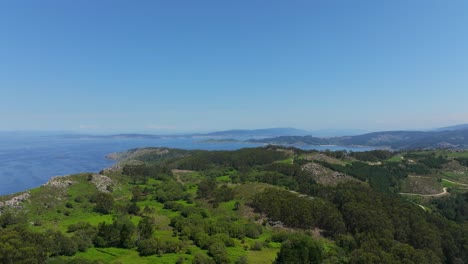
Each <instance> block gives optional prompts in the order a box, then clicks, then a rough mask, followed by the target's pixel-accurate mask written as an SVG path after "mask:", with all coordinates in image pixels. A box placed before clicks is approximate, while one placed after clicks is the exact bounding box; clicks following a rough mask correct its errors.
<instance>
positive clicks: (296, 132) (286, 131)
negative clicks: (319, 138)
mask: <svg viewBox="0 0 468 264" xmlns="http://www.w3.org/2000/svg"><path fill="white" fill-rule="evenodd" d="M310 134H311V133H310V132H308V131H305V130H301V129H296V128H288V127H280V128H265V129H251V130H248V129H232V130H225V131H217V132H212V133H207V134H200V136H208V137H278V136H305V135H310Z"/></svg>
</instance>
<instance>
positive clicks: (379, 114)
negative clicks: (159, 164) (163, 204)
mask: <svg viewBox="0 0 468 264" xmlns="http://www.w3.org/2000/svg"><path fill="white" fill-rule="evenodd" d="M467 13H468V1H461V0H451V1H441V0H412V1H408V0H406V1H401V0H392V1H376V0H369V1H360V0H355V1H346V0H342V1H337V0H307V1H305V0H304V1H300V0H288V1H275V0H264V1H260V0H237V1H220V0H211V1H208V0H197V1H189V0H186V1H180V0H170V1H168V0H164V1H163V0H151V1H150V0H148V1H144V0H140V1H130V0H128V1H118V0H107V1H106V0H99V1H96V0H79V1H76V0H56V1H50V0H41V1H37V0H30V1H26V0H14V1H13V0H0V131H11V130H35V131H76V132H83V133H91V132H92V133H97V132H99V133H118V132H150V133H167V132H195V131H198V132H202V131H214V130H224V129H232V128H244V129H254V128H267V127H296V128H301V129H307V130H317V129H343V128H346V129H359V130H368V131H377V130H393V129H426V128H434V127H441V126H447V125H454V124H460V123H468V103H467V100H468V48H467V47H468V16H467V15H466V14H467Z"/></svg>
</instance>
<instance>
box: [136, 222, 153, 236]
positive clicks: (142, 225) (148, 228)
mask: <svg viewBox="0 0 468 264" xmlns="http://www.w3.org/2000/svg"><path fill="white" fill-rule="evenodd" d="M153 232H154V220H153V219H152V218H150V217H143V218H142V219H141V220H140V222H139V223H138V236H139V239H142V240H144V239H148V238H150V237H152V236H153Z"/></svg>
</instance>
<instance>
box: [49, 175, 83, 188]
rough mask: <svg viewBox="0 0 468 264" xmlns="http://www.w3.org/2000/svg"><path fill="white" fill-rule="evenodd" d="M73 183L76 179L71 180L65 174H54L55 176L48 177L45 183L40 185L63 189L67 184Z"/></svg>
mask: <svg viewBox="0 0 468 264" xmlns="http://www.w3.org/2000/svg"><path fill="white" fill-rule="evenodd" d="M75 183H76V181H72V180H70V179H68V178H67V177H66V176H55V177H52V178H50V180H49V181H48V182H47V183H45V184H43V185H42V186H49V187H55V188H60V189H65V188H67V187H68V186H70V185H73V184H75Z"/></svg>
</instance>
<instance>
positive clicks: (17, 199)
mask: <svg viewBox="0 0 468 264" xmlns="http://www.w3.org/2000/svg"><path fill="white" fill-rule="evenodd" d="M29 196H30V194H29V192H25V193H22V194H20V195H17V196H14V197H12V198H10V199H9V200H6V201H4V202H0V214H2V211H3V209H4V208H5V207H10V208H16V209H20V208H22V206H21V204H22V203H23V202H24V201H26V200H28V198H29Z"/></svg>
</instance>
